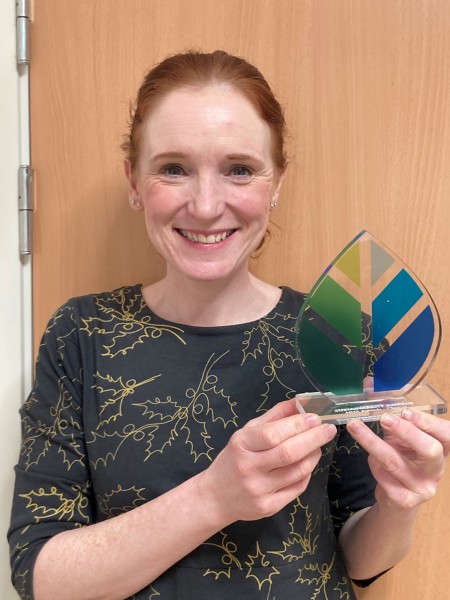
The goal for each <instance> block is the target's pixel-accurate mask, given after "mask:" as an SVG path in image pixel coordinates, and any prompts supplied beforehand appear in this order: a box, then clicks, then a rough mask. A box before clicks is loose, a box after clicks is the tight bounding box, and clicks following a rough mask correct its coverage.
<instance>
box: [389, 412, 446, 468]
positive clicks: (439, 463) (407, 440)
mask: <svg viewBox="0 0 450 600" xmlns="http://www.w3.org/2000/svg"><path fill="white" fill-rule="evenodd" d="M381 425H382V426H383V429H384V430H385V431H386V432H388V433H389V435H390V436H394V438H395V443H396V446H397V450H399V452H401V453H404V455H405V456H407V455H408V453H409V454H410V453H411V452H413V453H415V455H416V456H414V460H412V462H413V463H415V464H416V466H418V465H425V467H426V471H428V472H436V473H437V472H438V471H439V472H441V471H442V470H443V467H444V450H443V446H442V444H441V442H440V441H439V440H437V439H436V438H435V437H433V436H431V435H429V434H428V433H425V432H424V431H422V430H421V429H419V428H418V427H416V425H414V424H413V423H410V422H408V421H406V420H405V419H402V418H401V417H399V416H397V415H393V414H391V413H385V414H384V415H382V417H381ZM399 443H400V444H401V448H399V447H398V444H399Z"/></svg>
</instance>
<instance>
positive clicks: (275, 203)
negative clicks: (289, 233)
mask: <svg viewBox="0 0 450 600" xmlns="http://www.w3.org/2000/svg"><path fill="white" fill-rule="evenodd" d="M277 204H278V202H275V200H272V202H271V203H270V208H275V206H276V205H277Z"/></svg>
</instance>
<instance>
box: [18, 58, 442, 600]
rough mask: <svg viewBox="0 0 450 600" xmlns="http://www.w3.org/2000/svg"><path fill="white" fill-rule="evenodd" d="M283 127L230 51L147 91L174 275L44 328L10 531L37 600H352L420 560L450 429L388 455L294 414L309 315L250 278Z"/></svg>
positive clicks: (147, 147)
mask: <svg viewBox="0 0 450 600" xmlns="http://www.w3.org/2000/svg"><path fill="white" fill-rule="evenodd" d="M284 127H285V125H284V117H283V113H282V111H281V108H280V104H279V103H278V101H277V100H276V99H275V97H274V96H273V94H272V92H271V90H270V87H269V86H268V84H267V83H266V81H265V80H264V78H263V77H262V75H261V74H260V73H259V72H258V71H257V70H256V69H255V68H254V67H253V66H252V65H250V64H249V63H247V62H246V61H245V60H243V59H241V58H237V57H234V56H230V55H228V54H226V53H225V52H221V51H218V52H214V53H212V54H203V53H187V54H184V55H176V56H174V57H171V58H168V59H166V60H165V61H163V63H161V64H160V65H158V66H157V67H155V69H153V70H152V71H150V72H149V74H148V75H147V77H146V78H145V80H144V82H143V85H142V87H141V89H140V91H139V93H138V100H137V105H136V110H135V111H134V114H133V118H132V122H131V129H130V135H129V138H128V141H127V143H126V144H125V150H126V153H127V156H126V159H125V171H126V176H127V178H128V184H129V201H130V205H131V206H132V208H133V209H135V210H137V211H142V212H143V214H144V218H145V222H146V226H147V232H148V236H149V237H150V239H151V241H152V243H153V244H154V246H155V248H156V249H157V250H158V252H159V253H160V254H161V255H162V256H163V258H164V259H165V261H166V264H167V272H166V275H165V277H163V278H162V279H161V280H160V281H157V282H155V283H153V284H152V285H150V286H148V287H146V288H144V289H142V288H141V286H140V285H133V286H130V287H124V288H120V289H118V290H114V291H112V292H105V293H103V294H96V295H92V296H84V297H80V298H75V299H73V300H71V301H69V302H68V303H67V304H65V305H64V306H62V307H61V308H60V309H59V310H58V311H57V313H56V314H55V316H54V317H53V318H52V320H51V321H50V323H49V326H48V328H47V330H46V333H45V336H44V339H43V343H42V344H41V347H40V354H39V361H38V363H37V365H36V382H35V386H34V389H33V391H32V393H31V395H30V397H29V399H28V401H27V403H26V404H25V406H24V407H23V409H22V422H23V443H22V452H21V458H20V462H19V464H18V466H17V471H16V472H17V478H16V493H15V500H14V507H13V515H12V521H11V527H10V531H9V538H10V544H11V557H12V567H13V580H14V583H15V586H16V589H17V590H18V592H19V594H20V595H21V597H22V598H23V599H24V600H25V599H28V598H31V597H33V598H34V600H44V599H45V600H52V599H59V598H61V590H62V589H63V590H64V600H79V599H80V598H85V599H92V600H95V599H99V600H100V599H102V600H104V599H106V598H107V599H124V598H130V599H133V600H144V599H146V598H147V599H148V598H151V597H155V596H158V597H160V598H161V600H176V599H180V600H181V599H182V600H194V599H195V600H210V598H217V599H228V598H232V597H236V598H245V599H246V600H267V599H269V598H270V599H273V598H282V599H283V600H294V599H295V600H309V599H310V598H313V597H314V598H317V599H318V598H337V597H339V598H346V599H347V600H351V599H354V598H355V595H354V591H353V587H352V578H353V579H357V580H366V583H369V582H370V580H372V579H373V578H375V577H376V576H378V575H379V574H380V573H382V572H383V571H385V570H387V569H389V568H390V567H392V566H393V565H394V564H395V563H396V562H398V561H399V560H400V559H401V558H402V557H403V556H404V555H405V554H406V552H407V551H408V549H409V547H410V544H411V537H412V530H413V524H414V520H415V516H416V513H417V509H418V506H419V505H420V504H422V503H423V502H424V501H425V500H427V499H428V498H430V497H431V496H432V495H433V494H434V492H435V490H436V486H437V482H438V480H439V478H440V477H441V475H442V471H443V464H444V458H445V456H446V455H447V454H448V452H449V451H450V431H449V430H450V426H449V425H450V424H449V423H446V422H444V421H441V420H439V419H437V418H436V417H433V416H431V415H425V414H420V415H419V414H414V413H412V412H410V411H408V412H407V413H405V416H404V418H393V419H392V418H391V419H384V421H382V425H383V428H384V430H385V431H386V438H385V440H382V439H381V438H380V437H378V436H377V435H375V433H374V432H373V431H371V430H370V429H369V428H368V427H367V426H366V425H364V424H363V423H360V424H359V426H358V424H352V425H349V426H348V428H347V429H345V428H341V429H340V430H339V431H337V430H336V427H335V426H334V425H325V424H322V423H321V420H320V418H319V417H318V416H317V415H313V414H298V412H297V410H296V407H295V400H294V399H293V397H294V396H295V394H296V393H301V392H305V391H309V390H310V384H309V383H308V381H307V380H306V379H305V376H304V375H303V372H302V370H301V369H300V366H299V364H298V359H297V356H296V353H295V333H294V328H295V322H296V317H297V315H298V313H299V311H300V308H301V306H302V303H303V301H304V294H302V293H300V292H296V291H294V290H292V289H290V288H286V287H284V288H277V287H274V286H272V285H270V284H268V283H266V282H264V281H262V280H259V279H257V278H256V277H254V276H253V275H251V274H250V272H249V269H248V261H249V257H250V255H251V254H252V253H253V252H254V250H255V249H256V248H257V247H258V246H259V245H260V243H261V240H262V239H263V238H264V235H265V231H266V229H267V224H268V219H269V212H270V210H272V209H273V208H274V207H275V206H276V203H277V199H278V195H279V191H280V187H281V184H282V182H283V177H284V173H285V169H286V158H285V153H284V146H283V135H284ZM352 436H353V437H352ZM355 440H358V442H359V445H358V444H357V443H355ZM369 454H370V457H369ZM375 499H376V501H375ZM405 499H406V500H407V502H406V501H405ZM359 583H361V581H359Z"/></svg>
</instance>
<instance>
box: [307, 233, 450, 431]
mask: <svg viewBox="0 0 450 600" xmlns="http://www.w3.org/2000/svg"><path fill="white" fill-rule="evenodd" d="M440 340H441V322H440V319H439V314H438V311H437V308H436V306H435V304H434V302H433V300H432V298H431V296H430V295H429V293H428V292H427V290H426V289H425V287H424V286H423V284H422V283H421V282H420V281H419V280H418V278H417V277H416V276H415V275H414V274H413V273H412V272H411V270H410V269H408V267H407V266H406V265H405V264H404V263H403V262H402V261H401V260H400V259H399V258H398V257H397V256H395V255H394V254H393V253H392V252H391V251H390V250H389V249H388V248H387V247H386V246H385V245H384V244H382V243H381V242H380V241H378V240H377V239H376V238H375V237H374V236H373V235H371V234H370V233H368V232H367V231H362V232H361V233H360V234H358V235H357V236H356V238H355V239H354V240H353V241H352V242H350V244H349V245H348V246H346V247H345V248H344V250H342V252H341V253H340V254H339V255H338V256H337V257H336V258H335V260H334V261H333V262H332V263H331V265H330V266H329V267H328V268H327V269H326V271H325V272H324V273H323V275H322V276H321V277H320V278H319V280H318V281H317V283H316V284H315V285H314V287H313V289H312V290H311V292H310V294H309V295H308V296H307V298H306V300H305V302H304V304H303V306H302V309H301V311H300V315H299V317H298V319H297V325H296V346H297V353H298V357H299V360H300V364H301V367H302V369H303V371H304V373H305V375H306V376H307V377H308V379H309V380H310V381H311V383H312V384H313V386H314V388H315V389H316V390H317V392H312V393H306V394H298V395H297V407H298V409H299V410H300V411H301V412H314V413H317V414H319V415H320V416H321V417H322V419H323V420H325V421H328V422H334V423H345V422H346V421H348V420H349V419H352V418H361V419H363V420H366V421H375V420H378V419H379V418H380V417H381V415H382V414H383V412H386V411H388V410H389V411H392V412H395V413H401V412H402V410H404V409H405V408H407V407H414V408H417V409H420V410H423V411H427V412H430V413H433V414H442V413H445V412H447V405H446V402H445V400H443V398H441V397H440V396H439V395H438V394H437V393H436V392H435V391H434V390H433V389H432V388H431V387H430V386H429V385H427V384H425V383H421V381H422V379H423V377H424V376H425V374H426V373H427V372H428V370H429V369H430V367H431V365H432V363H433V361H434V359H435V356H436V354H437V351H438V348H439V344H440Z"/></svg>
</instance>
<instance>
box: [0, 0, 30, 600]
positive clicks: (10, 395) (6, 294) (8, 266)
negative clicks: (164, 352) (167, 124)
mask: <svg viewBox="0 0 450 600" xmlns="http://www.w3.org/2000/svg"><path fill="white" fill-rule="evenodd" d="M0 39H1V52H0V183H1V190H0V332H1V338H0V340H1V341H0V381H1V385H0V478H1V479H0V600H17V598H18V596H17V594H16V593H15V591H14V589H13V587H12V585H11V583H10V571H9V550H8V546H7V543H6V531H7V528H8V523H9V515H10V506H11V498H12V491H13V466H14V464H15V463H16V461H17V457H18V451H19V439H20V438H19V436H20V423H19V417H18V409H19V407H20V404H21V402H22V400H23V397H24V395H25V394H26V392H27V390H26V388H27V387H29V381H28V379H29V378H28V375H27V377H26V380H27V381H26V383H24V379H23V372H24V364H28V363H29V361H28V354H29V348H28V339H27V338H29V335H30V333H29V332H30V331H31V329H30V326H31V323H30V320H29V309H28V308H27V307H25V308H24V306H25V305H24V298H25V304H27V303H28V299H27V298H28V295H29V290H28V291H27V292H26V294H25V297H24V294H23V282H24V281H25V282H27V281H28V280H29V275H30V264H29V261H24V264H23V265H22V264H21V261H20V259H19V252H18V213H17V169H18V165H19V163H20V162H21V161H23V160H24V158H25V157H26V154H27V151H28V149H27V148H21V144H20V143H19V138H20V136H19V124H18V121H19V113H18V104H19V92H18V90H19V88H20V87H21V86H20V85H19V77H18V73H17V69H16V65H15V43H16V42H15V0H2V1H1V2H0ZM21 79H23V78H21ZM24 323H26V331H25V330H24ZM24 333H25V336H24ZM24 340H25V341H24Z"/></svg>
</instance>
